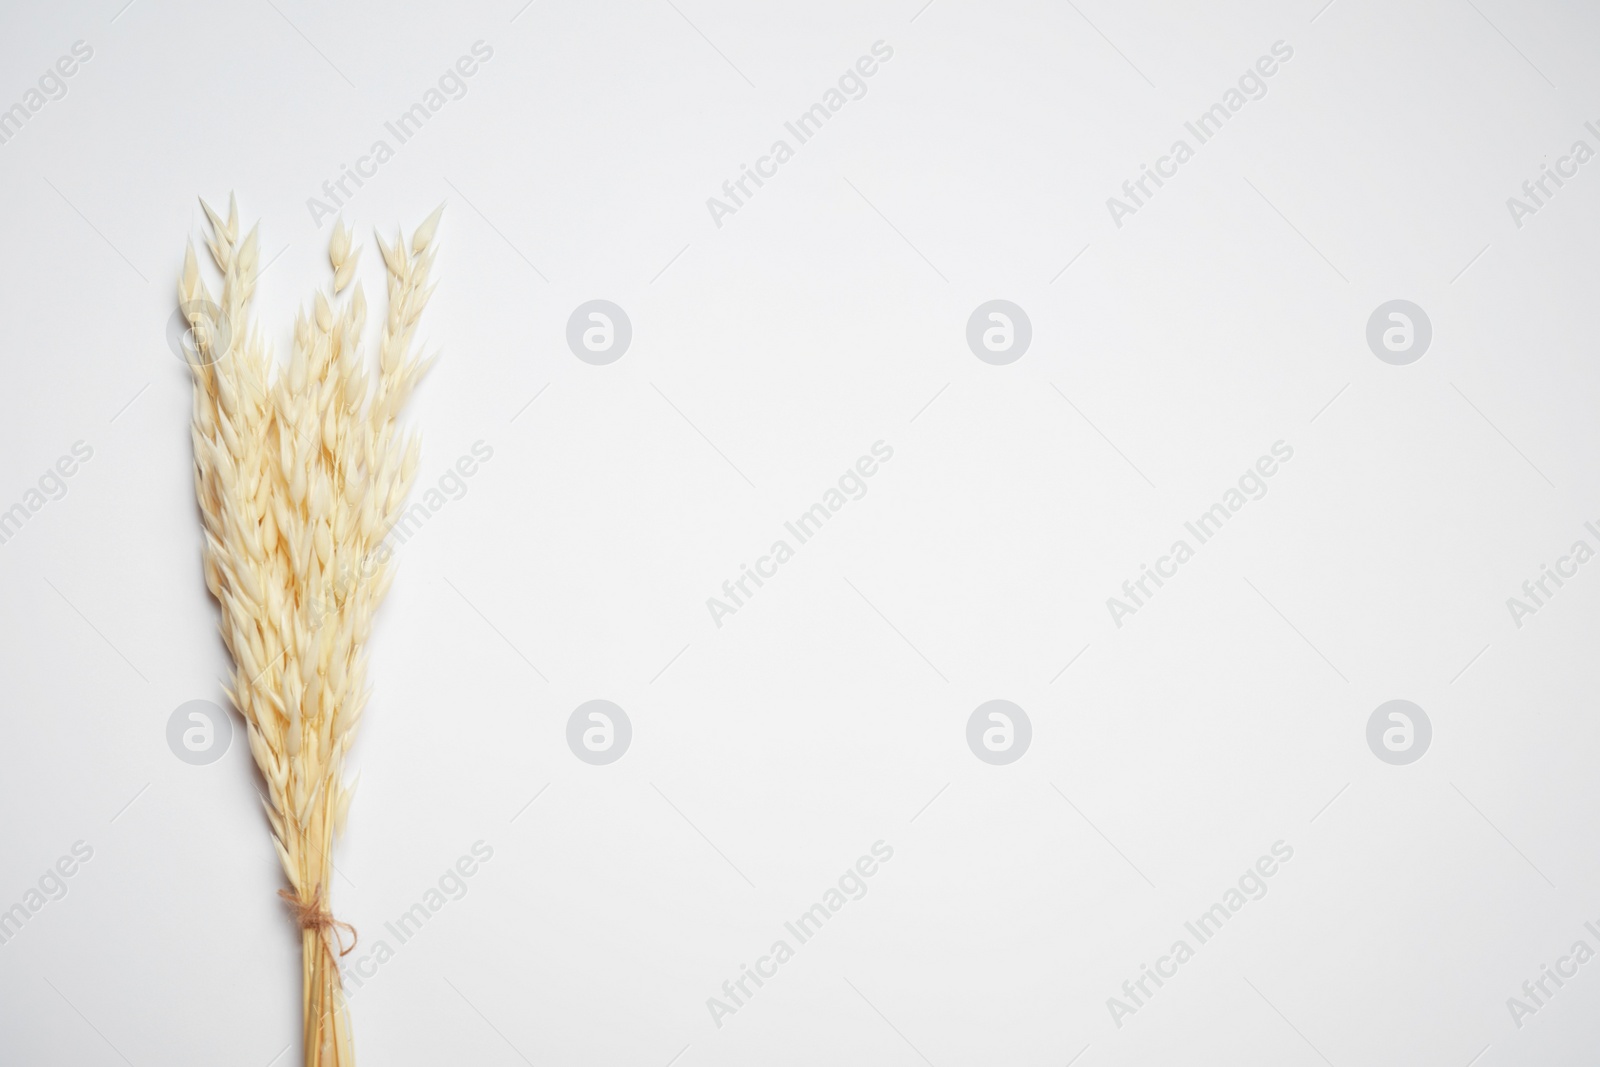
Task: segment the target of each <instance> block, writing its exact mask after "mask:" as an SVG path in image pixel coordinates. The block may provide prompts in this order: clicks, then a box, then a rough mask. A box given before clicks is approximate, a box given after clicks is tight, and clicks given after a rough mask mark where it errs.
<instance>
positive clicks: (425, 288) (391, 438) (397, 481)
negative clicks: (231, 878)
mask: <svg viewBox="0 0 1600 1067" xmlns="http://www.w3.org/2000/svg"><path fill="white" fill-rule="evenodd" d="M203 206H204V205H203ZM205 210H206V216H207V219H208V220H209V222H210V230H209V235H208V241H207V244H208V247H209V249H210V252H211V258H212V260H213V262H215V264H216V266H217V269H218V270H219V271H221V272H222V289H221V293H220V295H219V297H218V298H217V299H216V301H215V302H213V299H212V297H211V294H210V292H209V291H208V290H207V288H206V286H205V284H204V283H203V282H202V281H201V279H200V270H199V265H198V263H197V262H196V257H195V253H194V249H193V247H190V249H189V250H188V254H187V256H186V257H185V260H184V267H183V276H182V279H181V280H180V282H179V286H178V297H179V300H180V302H181V304H180V306H181V307H182V308H183V310H184V312H185V314H186V315H187V316H188V318H189V322H190V325H191V328H192V330H191V334H192V336H193V338H194V347H193V349H192V351H191V353H190V355H191V359H190V363H191V369H192V370H193V372H194V374H193V377H194V421H193V427H192V439H193V443H194V457H195V495H196V497H197V499H198V500H199V503H200V512H201V516H202V519H203V523H204V527H205V541H206V544H205V552H204V567H205V576H206V586H207V588H209V589H210V590H211V593H212V595H213V596H215V597H216V598H217V601H218V602H219V604H220V605H221V607H222V623H221V630H222V636H223V640H224V641H225V642H226V644H227V646H228V650H229V652H231V653H232V655H233V661H234V669H233V672H232V678H231V685H230V687H229V696H230V697H231V698H232V699H233V702H234V704H235V706H237V707H238V709H239V713H240V715H242V716H243V717H244V720H245V723H246V727H247V732H248V736H249V740H250V752H251V754H252V756H253V757H254V758H255V762H256V766H257V767H258V768H259V769H260V771H261V775H262V777H263V779H264V780H265V782H266V796H265V797H264V798H263V800H264V807H265V809H266V814H267V821H268V822H269V823H270V825H271V828H272V841H273V846H274V848H275V849H276V851H277V854H278V860H279V862H280V863H281V865H282V867H283V872H284V876H285V878H286V879H287V880H288V883H289V888H288V889H287V890H285V891H284V892H283V894H282V895H283V896H284V897H285V898H286V899H287V900H288V901H289V903H290V905H291V908H292V909H293V912H294V914H295V916H296V917H297V919H298V920H299V923H300V926H301V942H302V962H303V977H304V987H303V988H304V997H303V1008H304V1013H305V1014H304V1019H305V1035H304V1037H305V1063H306V1067H350V1065H351V1064H353V1063H354V1062H355V1061H354V1058H353V1055H352V1052H351V1047H350V1023H349V1012H348V1009H347V1007H346V1003H345V998H344V990H343V984H342V982H341V979H340V974H339V967H338V957H339V956H340V955H342V954H343V953H345V952H348V951H349V950H350V949H351V948H352V947H353V946H354V930H353V929H351V928H350V927H349V926H348V924H345V923H340V922H338V921H336V920H335V919H334V918H333V915H332V912H331V910H330V906H329V894H330V891H331V889H332V881H333V880H332V877H331V876H332V873H333V863H332V848H333V839H334V837H335V836H336V835H337V834H338V833H339V832H340V831H342V829H343V826H344V821H345V816H346V813H347V812H348V811H349V806H350V797H351V795H352V793H353V792H354V789H355V783H353V782H352V783H350V784H348V785H347V784H346V783H345V781H344V757H345V754H346V753H347V752H348V751H349V748H350V744H351V742H352V740H353V739H354V737H355V732H356V727H357V726H358V725H359V723H360V721H361V714H362V711H363V709H364V708H365V706H366V702H367V698H368V696H369V695H370V689H369V688H368V686H367V684H366V671H367V656H366V648H365V645H366V639H367V636H368V634H369V633H370V631H371V626H372V616H373V613H374V611H375V610H376V609H377V607H378V605H379V604H380V603H381V602H382V600H383V597H384V594H385V593H386V592H387V591H388V588H389V581H390V579H391V577H392V572H391V571H390V570H389V569H388V553H387V549H386V547H385V546H384V544H383V538H384V535H385V534H387V533H388V531H389V529H390V527H391V526H393V524H394V522H395V520H396V518H398V516H399V514H400V510H401V508H402V507H403V506H404V503H405V498H406V494H407V493H408V491H409V490H410V487H411V483H412V480H413V479H414V478H415V476H416V468H417V456H418V449H419V441H418V439H417V438H416V436H415V435H412V436H410V437H404V436H403V435H402V434H401V432H400V430H399V428H398V425H397V421H396V420H397V417H398V416H399V414H400V412H401V410H402V409H403V408H404V406H405V403H406V400H407V398H408V397H409V396H410V394H411V391H412V389H413V388H414V387H415V385H416V383H417V382H418V380H419V379H420V378H421V377H422V375H423V374H425V373H426V372H427V369H428V367H429V366H430V365H431V364H432V360H431V359H430V360H423V359H421V358H420V356H419V355H418V354H416V353H414V352H413V351H412V339H413V335H414V333H415V329H416V325H417V320H418V319H419V318H420V316H421V314H422V310H423V308H424V306H425V305H426V304H427V300H428V296H429V295H430V294H431V292H432V287H431V286H430V285H429V284H428V274H429V270H430V268H431V267H432V265H433V258H434V254H433V252H432V251H430V245H431V243H432V240H433V234H434V230H435V227H436V226H437V224H438V219H439V212H438V211H435V212H434V213H433V215H432V216H430V217H429V218H428V219H427V220H426V221H425V222H424V223H423V224H422V225H421V226H419V227H418V228H417V230H416V232H415V233H414V234H413V235H412V238H411V241H410V242H409V244H408V243H407V242H406V241H405V240H404V237H403V235H402V236H400V237H398V238H397V239H396V241H395V243H394V245H392V246H389V245H385V244H384V243H383V240H382V238H379V239H378V246H379V248H380V250H381V251H382V253H383V260H384V266H385V267H386V268H387V271H388V295H389V306H388V315H387V318H386V320H385V322H384V325H383V329H382V331H381V340H380V343H379V349H378V366H377V374H376V376H375V377H373V376H371V375H369V373H368V369H367V368H366V367H365V366H364V364H365V362H366V361H365V360H364V359H363V357H362V354H361V336H362V331H363V328H364V326H365V324H366V314H367V305H366V299H365V297H364V296H363V295H362V290H361V286H360V285H359V284H357V285H355V286H354V287H353V288H351V287H350V283H351V281H352V280H353V278H354V274H355V268H356V263H357V260H358V259H359V255H360V252H359V250H358V249H354V250H353V249H352V247H351V239H350V233H349V231H348V230H346V229H345V228H344V226H343V224H342V223H341V224H339V225H338V226H336V227H335V228H334V232H333V237H332V240H331V241H330V242H329V248H328V258H329V261H330V262H331V264H332V266H333V283H332V285H331V286H330V287H329V289H328V290H327V291H325V292H324V291H318V292H317V294H316V296H315V298H314V301H313V304H312V307H311V309H310V311H309V313H302V314H300V315H299V316H297V318H296V321H295V328H294V347H293V351H292V353H291V357H290V360H289V363H288V365H287V367H285V368H281V369H279V368H275V367H274V364H273V360H272V358H271V356H270V355H269V353H268V352H267V349H266V345H265V342H264V341H263V339H262V336H261V334H260V332H259V331H258V330H257V329H256V326H255V323H254V321H253V320H252V318H251V313H250V303H251V298H252V297H253V296H254V294H255V288H256V277H257V271H258V255H257V241H256V234H255V231H254V230H252V231H251V232H250V233H249V234H248V235H247V236H246V237H244V239H243V240H240V238H239V212H238V206H237V204H236V203H234V202H232V201H231V199H230V203H229V208H228V217H227V218H226V219H224V218H222V217H221V216H219V215H218V214H217V213H216V212H214V211H213V210H212V209H211V208H210V207H209V206H206V207H205ZM441 210H442V209H441ZM347 288H349V289H350V292H349V293H348V294H347V295H346V296H344V297H341V295H340V294H341V293H344V292H345V290H346V289H347Z"/></svg>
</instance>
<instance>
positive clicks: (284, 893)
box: [278, 885, 356, 956]
mask: <svg viewBox="0 0 1600 1067" xmlns="http://www.w3.org/2000/svg"><path fill="white" fill-rule="evenodd" d="M278 895H279V896H280V897H282V898H283V899H284V900H286V901H288V902H289V907H290V908H292V909H293V910H294V914H295V919H296V920H298V921H299V923H300V929H302V930H315V931H316V932H317V933H318V934H319V935H321V937H322V943H323V944H324V945H325V946H327V949H328V955H329V956H332V955H333V949H334V946H335V945H337V946H338V947H339V955H341V956H348V955H349V954H350V953H351V952H353V951H355V947H356V928H355V927H354V926H351V925H350V924H349V923H347V922H345V921H344V920H343V919H335V918H334V917H333V912H332V911H330V910H328V906H327V904H326V903H325V902H324V901H323V892H322V886H321V885H318V886H317V889H316V892H315V893H314V894H312V897H311V900H309V901H305V900H302V899H300V896H299V895H298V894H296V893H293V892H290V891H289V890H287V889H280V890H278ZM346 932H348V933H349V934H350V946H349V947H348V948H346V947H345V943H344V935H345V933H346Z"/></svg>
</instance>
